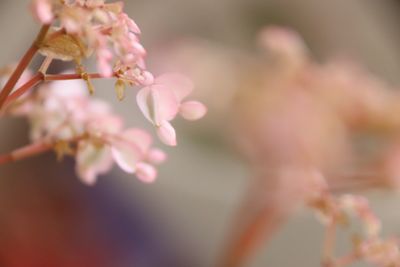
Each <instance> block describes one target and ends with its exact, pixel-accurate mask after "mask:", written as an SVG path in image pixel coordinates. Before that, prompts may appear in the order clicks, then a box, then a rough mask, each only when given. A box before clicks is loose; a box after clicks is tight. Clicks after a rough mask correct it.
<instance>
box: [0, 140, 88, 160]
mask: <svg viewBox="0 0 400 267" xmlns="http://www.w3.org/2000/svg"><path fill="white" fill-rule="evenodd" d="M84 138H85V135H79V136H76V137H73V138H71V139H68V140H57V141H51V142H49V141H43V140H42V141H39V142H36V143H33V144H29V145H27V146H24V147H21V148H18V149H16V150H14V151H12V152H11V153H7V154H3V155H0V165H4V164H7V163H12V162H16V161H20V160H24V159H26V158H30V157H33V156H38V155H40V154H43V153H45V152H48V151H50V150H52V149H54V148H55V147H56V146H57V144H59V143H60V142H63V143H76V142H78V141H79V140H82V139H84Z"/></svg>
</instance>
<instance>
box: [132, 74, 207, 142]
mask: <svg viewBox="0 0 400 267" xmlns="http://www.w3.org/2000/svg"><path fill="white" fill-rule="evenodd" d="M192 90H193V84H192V82H191V81H190V80H189V79H188V78H186V77H185V76H182V75H179V74H175V73H171V74H164V75H161V76H160V77H158V78H156V79H155V81H154V84H152V85H150V86H147V87H145V88H143V89H141V90H140V91H139V93H138V94H137V103H138V105H139V108H140V110H141V111H142V113H143V114H144V116H145V117H146V118H147V119H148V120H149V121H150V122H151V123H152V124H153V125H154V126H155V127H156V129H157V134H158V136H159V137H160V139H161V141H163V142H164V143H165V144H167V145H170V146H175V145H176V133H175V130H174V128H173V127H172V125H171V123H170V121H172V120H173V119H174V118H175V117H176V115H177V114H181V115H182V116H183V117H184V118H188V119H191V120H195V119H200V118H201V117H203V116H204V115H205V113H206V107H205V106H204V105H203V104H201V103H200V102H197V101H188V102H183V103H182V101H183V100H184V99H185V98H186V97H187V96H188V95H189V94H190V93H191V91H192Z"/></svg>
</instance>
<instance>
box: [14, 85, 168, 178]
mask: <svg viewBox="0 0 400 267" xmlns="http://www.w3.org/2000/svg"><path fill="white" fill-rule="evenodd" d="M11 112H12V113H14V114H15V115H19V116H26V117H27V118H28V119H29V121H30V124H31V134H30V135H31V139H32V141H33V142H34V143H35V142H36V143H38V142H46V143H53V144H55V145H54V149H55V150H56V152H57V153H58V154H59V156H63V155H64V154H67V155H72V156H74V157H76V170H77V173H78V175H79V177H80V178H81V179H82V181H83V182H85V183H87V184H93V183H94V182H95V181H96V177H97V176H98V175H99V174H103V173H105V172H108V171H109V170H110V169H111V167H112V164H113V162H116V163H117V165H118V166H119V167H120V168H121V169H123V170H124V171H126V172H128V173H135V174H136V176H137V177H138V178H139V179H140V180H142V181H144V182H152V181H154V179H155V177H156V170H155V168H154V167H153V165H154V164H159V163H161V162H163V161H164V160H165V158H166V155H165V154H164V152H162V151H161V150H159V149H156V148H152V138H151V136H150V135H149V134H148V133H147V132H145V131H144V130H142V129H136V128H129V129H124V127H123V121H122V119H121V118H120V117H119V116H117V115H116V114H114V113H113V112H112V110H111V107H110V106H109V105H108V104H107V103H106V102H104V101H102V100H97V99H92V98H90V97H89V96H88V93H87V90H86V88H85V83H84V82H83V81H81V80H77V81H58V82H51V83H49V84H46V85H43V86H42V88H40V89H39V90H38V91H37V92H36V93H34V94H31V95H29V96H28V97H26V98H25V99H23V101H22V102H21V103H19V105H16V106H15V107H13V109H12V110H11Z"/></svg>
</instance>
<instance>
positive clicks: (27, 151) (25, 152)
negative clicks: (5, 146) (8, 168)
mask: <svg viewBox="0 0 400 267" xmlns="http://www.w3.org/2000/svg"><path fill="white" fill-rule="evenodd" d="M53 145H54V144H50V143H44V142H43V143H35V144H30V145H27V146H24V147H21V148H19V149H16V150H14V151H13V152H11V153H9V154H4V155H0V165H4V164H7V163H11V162H15V161H19V160H23V159H25V158H29V157H32V156H36V155H39V154H42V153H44V152H47V151H50V150H51V149H52V148H53Z"/></svg>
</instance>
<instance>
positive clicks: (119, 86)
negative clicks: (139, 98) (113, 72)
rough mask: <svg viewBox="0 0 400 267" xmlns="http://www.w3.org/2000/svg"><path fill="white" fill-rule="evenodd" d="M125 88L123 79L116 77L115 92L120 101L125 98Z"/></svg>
mask: <svg viewBox="0 0 400 267" xmlns="http://www.w3.org/2000/svg"><path fill="white" fill-rule="evenodd" d="M125 88H126V85H125V83H124V81H122V80H120V79H118V80H117V82H116V83H115V92H116V93H117V97H118V100H119V101H122V100H123V99H124V98H125Z"/></svg>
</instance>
